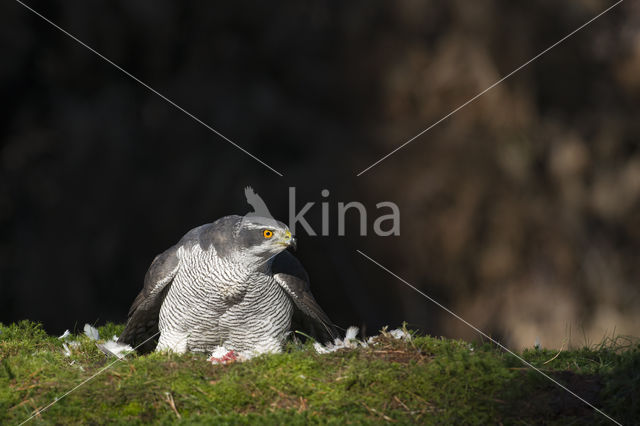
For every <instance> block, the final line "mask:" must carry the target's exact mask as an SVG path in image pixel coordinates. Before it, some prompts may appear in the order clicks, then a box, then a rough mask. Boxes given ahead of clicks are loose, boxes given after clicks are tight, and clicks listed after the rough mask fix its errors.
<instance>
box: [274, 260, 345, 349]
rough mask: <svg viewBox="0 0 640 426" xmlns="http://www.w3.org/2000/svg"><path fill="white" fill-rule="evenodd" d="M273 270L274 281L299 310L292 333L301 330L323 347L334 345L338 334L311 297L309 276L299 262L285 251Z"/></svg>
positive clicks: (295, 316)
mask: <svg viewBox="0 0 640 426" xmlns="http://www.w3.org/2000/svg"><path fill="white" fill-rule="evenodd" d="M271 268H272V271H273V278H274V279H275V280H276V282H277V283H278V284H280V287H282V288H283V289H284V290H285V291H286V292H287V294H288V295H289V297H290V298H291V300H292V301H293V302H294V305H295V307H296V310H295V312H294V315H293V320H292V329H294V330H296V329H298V330H300V329H301V330H300V331H302V332H304V333H305V334H308V335H310V336H311V337H313V338H314V339H316V340H317V341H319V342H321V343H327V342H333V340H334V339H335V338H336V337H338V333H337V331H336V329H335V327H334V325H333V323H332V322H331V320H330V319H329V317H328V316H327V314H325V313H324V311H323V310H322V308H321V307H320V306H319V305H318V302H316V300H315V299H314V297H313V294H311V289H310V287H309V275H308V274H307V271H305V269H304V268H303V267H302V265H301V264H300V262H299V261H298V259H296V258H295V256H293V255H292V254H291V253H289V252H288V251H283V252H282V253H280V254H278V255H277V256H276V258H275V259H274V261H273V265H272V267H271Z"/></svg>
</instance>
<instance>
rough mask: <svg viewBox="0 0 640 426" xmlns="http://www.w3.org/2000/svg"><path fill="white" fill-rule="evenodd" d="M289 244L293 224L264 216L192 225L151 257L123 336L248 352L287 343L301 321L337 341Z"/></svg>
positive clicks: (172, 346)
mask: <svg viewBox="0 0 640 426" xmlns="http://www.w3.org/2000/svg"><path fill="white" fill-rule="evenodd" d="M289 246H294V247H295V239H294V238H293V237H292V235H291V231H290V230H289V228H288V227H287V226H286V225H285V224H283V223H281V222H277V221H275V220H273V219H268V218H264V217H257V216H226V217H223V218H221V219H218V220H217V221H215V222H213V223H210V224H206V225H202V226H200V227H197V228H194V229H192V230H191V231H189V232H188V233H187V234H186V235H185V236H184V237H182V239H181V240H180V241H179V242H178V243H177V244H176V245H174V246H173V247H171V248H170V249H168V250H166V251H165V252H164V253H162V254H160V255H158V256H157V257H156V258H155V259H154V260H153V262H152V263H151V266H150V267H149V270H148V271H147V274H146V276H145V280H144V287H143V289H142V291H141V292H140V294H138V296H137V297H136V299H135V300H134V302H133V305H132V306H131V309H130V310H129V319H128V322H127V325H126V328H125V330H124V332H123V333H122V335H121V336H120V338H119V340H118V341H119V342H122V343H127V344H130V345H131V346H133V347H136V346H138V345H140V344H142V343H143V342H144V341H145V340H147V339H149V338H150V337H152V336H153V335H154V334H156V333H157V332H158V331H159V332H160V337H159V339H158V342H157V348H156V349H157V350H163V349H168V350H172V351H175V352H179V353H183V352H186V351H195V352H211V351H214V350H217V349H219V348H221V347H222V348H226V349H228V350H229V351H234V352H235V353H236V354H239V355H242V354H247V355H249V356H250V355H252V354H258V353H265V352H277V351H279V350H281V348H282V344H283V342H284V340H285V339H286V337H287V336H288V334H289V333H290V332H291V331H292V330H294V329H298V330H300V331H303V332H304V333H305V334H308V335H310V336H312V337H314V338H315V339H316V340H318V341H320V342H321V343H325V342H328V341H332V340H333V339H334V338H335V337H336V335H337V333H336V331H335V328H334V326H333V325H332V323H331V321H330V320H329V318H328V317H327V315H326V314H325V313H324V311H323V310H322V309H321V308H320V306H318V304H317V303H316V301H315V299H314V297H313V295H312V294H311V291H310V289H309V277H308V275H307V273H306V271H305V270H304V268H303V267H302V265H301V264H300V262H299V261H298V260H297V259H296V258H295V257H294V256H293V255H292V254H291V253H290V252H289V251H287V250H286V249H287V247H289ZM155 344H156V342H155V340H150V341H149V342H147V343H145V344H144V345H142V346H141V347H140V348H139V350H140V351H141V352H148V351H151V350H153V348H154V346H155Z"/></svg>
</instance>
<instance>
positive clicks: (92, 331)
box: [84, 324, 100, 340]
mask: <svg viewBox="0 0 640 426" xmlns="http://www.w3.org/2000/svg"><path fill="white" fill-rule="evenodd" d="M84 334H86V335H87V337H88V338H89V339H91V340H99V339H100V333H98V329H97V328H95V327H92V326H91V325H89V324H85V325H84Z"/></svg>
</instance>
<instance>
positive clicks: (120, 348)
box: [96, 340, 133, 359]
mask: <svg viewBox="0 0 640 426" xmlns="http://www.w3.org/2000/svg"><path fill="white" fill-rule="evenodd" d="M96 346H97V347H98V349H100V350H101V351H102V352H104V353H105V355H107V356H114V357H117V358H119V359H122V358H124V357H125V356H127V355H128V354H130V353H131V352H133V348H132V347H131V346H129V345H125V344H124V343H118V342H115V341H113V340H107V341H106V342H104V343H96Z"/></svg>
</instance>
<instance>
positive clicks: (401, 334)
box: [389, 328, 411, 340]
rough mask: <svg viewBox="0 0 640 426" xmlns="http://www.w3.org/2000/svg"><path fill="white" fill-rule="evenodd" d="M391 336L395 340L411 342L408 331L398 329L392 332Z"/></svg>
mask: <svg viewBox="0 0 640 426" xmlns="http://www.w3.org/2000/svg"><path fill="white" fill-rule="evenodd" d="M389 334H391V336H393V338H394V339H406V340H411V335H410V334H409V333H407V331H406V330H403V329H401V328H396V329H395V330H391V331H390V332H389Z"/></svg>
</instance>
